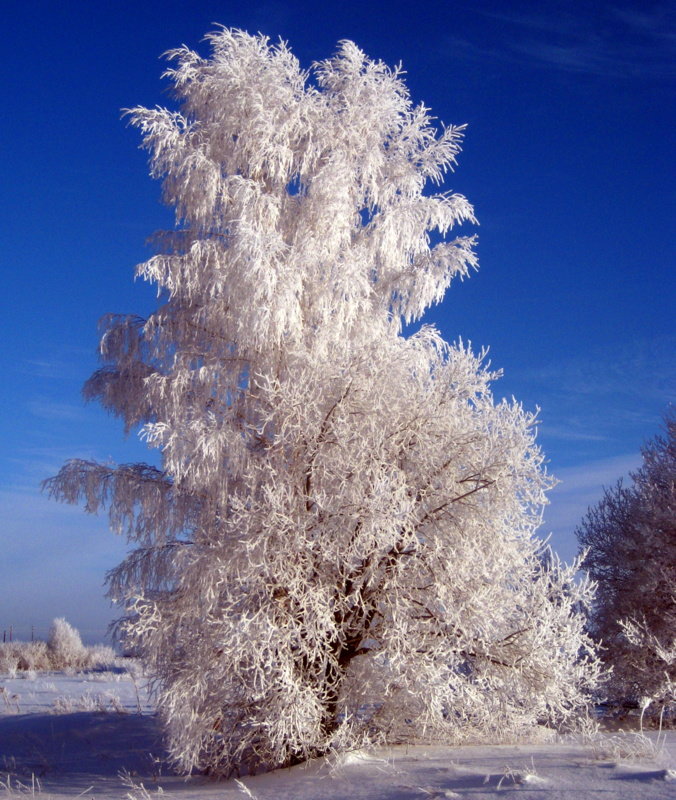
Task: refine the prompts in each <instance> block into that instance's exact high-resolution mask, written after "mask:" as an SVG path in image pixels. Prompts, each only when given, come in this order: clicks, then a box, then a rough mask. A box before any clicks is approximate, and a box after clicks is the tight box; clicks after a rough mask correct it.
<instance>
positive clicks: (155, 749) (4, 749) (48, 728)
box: [0, 711, 166, 786]
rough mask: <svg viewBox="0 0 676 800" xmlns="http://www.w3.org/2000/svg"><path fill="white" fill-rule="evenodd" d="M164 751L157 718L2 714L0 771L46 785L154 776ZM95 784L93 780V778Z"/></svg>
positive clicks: (92, 713) (86, 713)
mask: <svg viewBox="0 0 676 800" xmlns="http://www.w3.org/2000/svg"><path fill="white" fill-rule="evenodd" d="M165 755H166V751H165V750H164V747H163V745H162V736H161V729H160V725H159V721H158V720H157V718H156V717H154V716H141V715H139V714H111V713H105V712H98V711H80V712H76V713H72V714H17V715H11V716H0V771H5V772H8V773H10V774H11V775H13V776H17V777H19V778H21V779H23V778H30V776H31V775H35V776H36V777H37V778H39V779H40V781H41V782H42V784H43V785H47V786H48V785H49V783H50V782H51V781H52V780H62V779H63V778H65V777H69V778H70V779H71V781H69V782H72V783H73V784H79V783H80V782H82V783H83V785H84V784H87V783H88V782H89V783H90V782H92V780H93V781H94V782H96V783H100V781H101V779H104V780H105V779H108V778H111V779H115V782H116V783H117V782H119V778H118V776H119V773H121V772H123V771H126V772H128V773H129V774H130V775H133V776H138V778H139V779H143V778H146V779H152V778H153V777H156V776H157V774H158V772H159V768H160V764H161V762H162V761H163V760H164V758H165ZM90 778H91V779H92V780H89V779H90Z"/></svg>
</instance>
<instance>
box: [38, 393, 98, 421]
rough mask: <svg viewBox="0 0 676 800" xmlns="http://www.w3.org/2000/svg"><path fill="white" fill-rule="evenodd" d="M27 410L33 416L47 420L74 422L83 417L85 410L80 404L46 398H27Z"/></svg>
mask: <svg viewBox="0 0 676 800" xmlns="http://www.w3.org/2000/svg"><path fill="white" fill-rule="evenodd" d="M28 410H29V411H30V413H31V414H32V415H33V416H34V417H39V418H40V419H49V420H66V421H72V422H75V421H77V420H81V419H83V418H84V415H85V411H84V406H83V405H82V404H79V405H75V404H74V403H63V402H57V401H55V400H47V399H46V398H38V399H35V400H29V402H28Z"/></svg>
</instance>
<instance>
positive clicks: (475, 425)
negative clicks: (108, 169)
mask: <svg viewBox="0 0 676 800" xmlns="http://www.w3.org/2000/svg"><path fill="white" fill-rule="evenodd" d="M208 39H209V41H210V44H211V48H212V52H211V55H210V56H209V57H208V58H202V57H200V56H199V55H197V54H196V53H194V52H192V51H191V50H189V49H187V48H185V47H184V48H180V49H178V50H175V51H172V52H171V53H170V57H171V58H172V60H173V61H174V62H175V67H174V68H172V69H170V70H169V71H168V73H167V74H168V76H169V77H170V78H171V79H172V81H173V84H174V88H175V92H176V95H177V97H178V99H179V101H180V110H178V111H168V110H166V109H162V108H156V109H146V108H135V109H133V110H132V111H131V112H130V119H131V121H132V122H133V124H134V125H136V126H137V127H138V128H140V130H141V132H142V134H143V142H144V145H145V147H146V148H147V149H148V151H149V153H150V163H151V172H152V174H153V175H154V176H155V177H157V178H161V179H162V180H163V189H164V198H165V200H166V201H167V203H169V204H171V205H172V206H173V207H174V208H175V209H176V216H177V230H176V231H173V232H170V233H164V234H161V235H159V236H158V237H157V246H158V253H157V255H155V256H154V257H153V258H151V259H150V260H149V261H148V262H146V263H145V264H142V265H141V266H139V267H138V274H139V275H140V276H143V277H144V278H146V279H147V280H150V281H152V282H154V283H156V284H157V287H158V292H159V296H160V297H161V298H163V300H164V304H163V305H161V306H160V307H159V308H158V310H157V311H156V312H155V313H154V314H152V315H151V316H150V317H149V318H148V319H147V320H145V319H139V318H137V317H133V316H111V317H109V318H108V319H107V320H106V321H105V330H104V333H103V337H102V340H101V355H102V359H103V362H104V363H103V366H102V368H101V369H100V370H99V371H98V372H96V373H95V374H94V376H93V377H92V378H91V379H90V381H89V382H88V383H87V385H86V387H85V393H86V395H87V396H88V397H91V398H98V399H99V400H100V401H101V402H102V404H103V405H104V406H105V407H106V408H108V409H110V410H112V411H113V412H114V413H116V414H118V415H119V416H120V417H121V418H122V420H123V421H124V423H125V425H126V427H127V428H133V427H134V426H137V425H140V426H142V427H141V431H142V436H143V437H144V438H145V439H146V440H147V442H148V444H149V445H150V446H151V447H155V448H157V449H158V450H159V451H160V454H161V468H160V469H156V468H153V467H149V466H147V465H139V464H133V465H124V466H120V467H117V468H112V467H110V466H103V465H100V464H95V463H89V462H83V461H73V462H69V463H68V464H66V465H65V466H64V467H63V469H62V470H61V472H60V473H59V475H57V476H56V477H55V478H53V479H51V480H50V481H49V482H48V488H49V489H50V491H51V492H52V494H53V495H55V496H56V497H57V498H59V499H62V500H65V501H68V502H78V501H81V500H84V501H85V503H86V509H87V510H88V511H90V512H96V511H97V510H98V509H99V508H100V507H102V506H107V507H108V508H109V510H110V517H111V522H112V525H113V527H114V528H115V529H116V530H118V531H120V532H122V533H125V534H126V535H127V536H128V538H129V541H130V542H131V543H132V545H133V549H132V550H131V552H130V554H129V556H128V557H127V558H126V559H125V561H123V563H122V564H120V566H118V567H117V568H116V569H114V570H113V571H112V572H111V573H110V575H109V583H110V590H111V593H112V595H113V596H114V597H117V598H120V599H123V600H125V601H126V602H127V604H128V611H129V617H128V622H127V625H126V636H127V639H128V644H129V645H130V646H132V647H133V648H135V649H136V650H138V651H140V652H142V653H143V655H144V657H145V659H146V662H147V664H148V667H149V669H150V671H151V674H152V675H153V676H154V678H155V680H156V685H157V688H158V692H159V704H160V708H161V711H162V713H163V715H164V719H165V720H166V725H167V731H168V740H169V746H170V750H171V752H172V754H173V756H174V758H175V760H176V763H177V764H178V766H179V767H180V768H182V769H184V770H190V769H191V768H194V767H198V768H201V769H205V770H208V771H210V772H212V773H214V774H229V773H231V772H232V771H233V770H237V769H240V768H248V769H256V768H260V767H274V766H278V765H282V764H290V763H294V762H295V761H298V760H301V759H304V758H307V757H308V756H311V755H314V754H320V753H324V752H326V751H328V750H330V749H331V748H341V747H348V746H355V745H356V744H359V743H362V742H367V741H401V740H422V739H442V740H445V741H461V740H466V739H479V738H486V737H500V738H501V739H504V738H506V737H510V736H514V735H517V734H523V733H524V732H526V731H528V730H529V729H531V728H532V726H533V725H535V724H536V723H547V724H551V725H559V724H567V723H570V722H571V721H572V720H573V719H574V717H575V715H576V714H577V713H578V712H579V711H580V709H581V708H584V705H585V702H586V693H587V690H588V689H589V687H590V686H591V685H592V684H593V683H594V681H595V679H596V673H597V662H596V659H595V656H594V654H593V652H592V650H591V649H590V647H589V645H590V642H589V640H588V639H587V638H586V636H585V634H584V632H583V623H584V619H583V616H582V613H581V610H580V609H581V605H584V604H585V603H586V602H587V601H588V599H589V596H590V591H589V587H588V586H587V585H586V584H582V585H578V584H576V583H575V582H574V581H573V573H574V567H570V568H567V567H564V566H561V565H560V564H559V563H558V561H557V560H556V559H555V558H549V559H548V558H543V554H542V550H541V543H540V542H539V540H538V539H537V538H535V535H534V532H535V529H536V528H537V526H538V525H539V523H540V516H541V508H542V504H543V502H544V500H545V490H546V489H547V488H548V486H549V485H550V479H549V478H548V477H547V475H546V473H545V471H544V469H543V466H542V455H541V453H540V451H539V450H538V448H537V447H536V445H535V442H534V431H533V423H534V418H533V416H532V415H531V414H529V413H527V412H525V411H524V410H523V409H522V408H521V407H520V406H519V405H518V404H516V403H508V402H505V401H502V402H495V401H494V399H493V397H492V395H491V390H490V382H491V380H492V379H493V378H494V377H496V376H495V374H492V373H490V372H489V371H487V369H486V368H485V367H484V366H483V365H482V357H477V356H475V355H474V354H473V353H472V352H471V350H470V349H469V348H468V347H466V346H465V345H463V344H456V345H452V346H451V345H448V344H446V343H445V342H444V341H442V339H441V338H440V336H439V334H438V333H437V332H436V331H435V330H434V329H432V328H430V327H422V328H421V329H420V330H419V331H418V332H417V333H415V334H413V335H409V336H404V335H403V323H407V322H411V321H414V320H417V319H419V318H420V316H421V315H422V314H423V312H424V311H425V309H426V308H428V307H429V306H430V304H431V303H434V302H437V301H439V300H441V298H442V297H443V295H444V292H445V291H446V289H447V287H448V286H449V284H450V282H451V280H452V278H453V277H455V276H460V277H462V276H465V275H467V274H468V273H469V271H470V269H471V268H473V267H474V266H475V263H476V262H475V255H474V253H473V250H472V246H473V239H472V238H471V237H467V236H459V237H457V238H453V239H449V238H448V234H449V232H450V231H451V230H452V229H453V228H454V227H456V226H458V225H460V224H461V223H463V222H466V221H473V212H472V208H471V206H470V205H469V203H468V202H467V200H466V199H465V198H464V197H462V196H460V195H458V194H453V193H450V192H437V193H434V191H432V189H431V188H430V187H431V186H432V188H433V186H434V185H435V184H440V183H441V182H442V181H443V180H444V177H445V175H446V174H447V173H448V171H449V170H450V168H451V167H452V166H453V164H454V161H455V156H456V154H457V153H458V150H459V144H460V139H461V136H462V128H456V127H449V128H442V129H441V130H439V129H438V128H437V126H435V125H433V123H432V119H431V117H430V116H429V115H428V111H427V109H426V108H425V107H424V106H421V105H419V106H414V105H413V104H412V103H411V100H410V99H409V95H408V92H407V90H406V87H405V85H404V83H403V82H402V79H401V73H400V70H398V69H394V70H393V69H389V68H388V67H386V66H385V65H384V64H382V63H381V62H377V61H372V60H370V59H368V58H367V57H366V56H365V55H364V54H363V53H362V52H361V51H360V50H359V49H358V48H357V47H356V46H355V45H354V44H352V43H351V42H342V43H341V44H340V45H339V49H338V52H337V54H336V55H335V56H334V57H333V58H331V59H329V60H327V61H323V62H320V63H318V64H315V65H313V67H312V68H311V69H310V70H309V71H308V72H303V71H301V69H300V67H299V65H298V63H297V61H296V59H295V58H294V57H293V56H292V54H291V53H290V51H289V50H288V49H287V47H286V46H285V45H284V44H279V45H274V46H273V45H271V44H270V43H269V42H268V40H267V39H266V38H265V37H262V36H249V35H247V34H245V33H242V32H240V31H234V30H228V29H223V30H219V31H217V32H216V33H213V34H212V35H210V36H209V37H208ZM435 242H436V243H435Z"/></svg>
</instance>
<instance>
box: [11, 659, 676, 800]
mask: <svg viewBox="0 0 676 800" xmlns="http://www.w3.org/2000/svg"><path fill="white" fill-rule="evenodd" d="M20 675H21V673H17V676H15V677H12V676H9V675H0V798H2V797H3V793H4V796H8V797H14V796H18V797H21V796H28V797H31V796H35V797H39V798H42V800H47V799H48V798H50V797H51V798H76V797H77V798H82V799H83V800H94V799H95V800H127V799H128V800H148V798H155V797H158V796H166V797H167V798H171V800H217V799H218V800H229V799H230V798H233V799H234V798H238V799H239V800H243V799H244V798H247V797H248V798H252V797H253V798H257V800H362V798H363V799H364V800H366V799H368V800H414V799H415V798H418V799H419V800H424V798H465V797H466V798H495V797H498V796H500V797H502V796H505V797H510V796H512V797H514V796H516V795H517V794H522V795H523V797H524V800H526V798H527V800H558V799H559V798H561V800H563V799H564V798H565V800H569V799H570V800H587V798H592V799H593V800H611V799H612V800H615V798H618V800H624V799H625V798H626V800H643V798H656V799H657V798H659V799H661V798H664V799H665V800H666V798H669V799H670V800H675V799H676V732H674V731H672V732H668V733H667V734H665V735H663V736H662V737H661V738H660V741H659V742H656V738H657V737H656V735H655V734H652V733H651V734H650V739H648V738H647V737H642V736H640V735H638V734H635V733H628V734H621V733H614V734H606V735H604V736H601V737H598V738H597V739H596V740H595V741H593V742H582V741H578V742H574V741H559V742H555V743H548V744H537V745H525V744H524V745H518V746H505V745H501V746H481V747H455V748H454V747H423V746H419V747H403V746H402V747H395V748H390V749H382V750H375V751H373V752H369V753H365V752H358V753H351V754H348V755H345V756H342V757H340V758H338V759H334V760H332V761H327V760H324V759H322V760H319V761H316V762H312V763H310V764H307V765H301V766H297V767H293V768H292V769H289V770H278V771H276V772H272V773H268V774H266V775H256V776H253V777H251V776H250V777H246V778H243V779H242V780H241V781H240V782H237V781H235V780H231V781H225V782H220V783H219V782H214V781H210V780H207V779H204V778H199V777H192V778H190V779H187V780H186V779H184V778H182V777H179V776H175V775H172V774H171V772H170V770H169V769H168V768H167V767H166V765H165V764H164V763H163V759H164V755H165V754H164V750H163V747H162V740H161V732H160V729H159V727H158V725H157V721H156V719H155V717H154V716H153V707H152V703H151V702H150V700H149V697H148V693H147V690H146V687H145V682H144V681H143V679H142V678H140V677H136V678H132V677H131V676H130V674H129V673H127V672H124V671H121V670H120V671H110V672H99V673H86V674H73V675H68V674H65V673H57V672H51V673H37V674H36V673H32V674H31V673H28V674H26V676H25V677H20Z"/></svg>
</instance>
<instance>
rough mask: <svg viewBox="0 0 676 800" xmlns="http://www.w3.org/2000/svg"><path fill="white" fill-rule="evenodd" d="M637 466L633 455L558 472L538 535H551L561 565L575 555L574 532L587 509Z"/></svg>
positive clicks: (638, 456)
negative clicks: (556, 482)
mask: <svg viewBox="0 0 676 800" xmlns="http://www.w3.org/2000/svg"><path fill="white" fill-rule="evenodd" d="M640 465H641V456H640V454H639V453H632V454H629V455H627V454H625V455H620V456H613V457H612V458H604V459H599V460H595V461H589V462H587V463H584V464H579V465H576V466H574V467H567V468H563V469H559V470H557V472H556V478H557V479H558V480H559V483H558V484H557V485H556V486H555V487H554V488H553V489H552V490H551V492H550V493H549V502H550V504H549V505H548V506H547V508H546V509H545V514H544V522H543V525H542V528H541V530H540V533H541V535H542V536H548V535H549V534H551V537H552V538H551V544H552V547H553V548H554V550H556V551H557V552H558V553H559V554H560V555H561V557H562V558H563V560H564V561H568V562H570V561H572V560H573V558H574V557H575V554H576V553H577V550H578V544H577V539H576V538H575V528H576V527H577V526H578V525H579V524H580V522H581V520H582V518H583V516H584V515H585V514H586V513H587V510H588V508H589V507H590V506H593V505H595V504H596V503H598V501H599V500H600V499H601V498H602V496H603V490H604V488H610V487H612V486H614V485H615V484H616V483H617V481H618V479H620V478H624V479H625V480H626V479H627V477H628V475H629V473H630V472H633V471H635V470H636V469H637V468H638V467H640Z"/></svg>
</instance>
